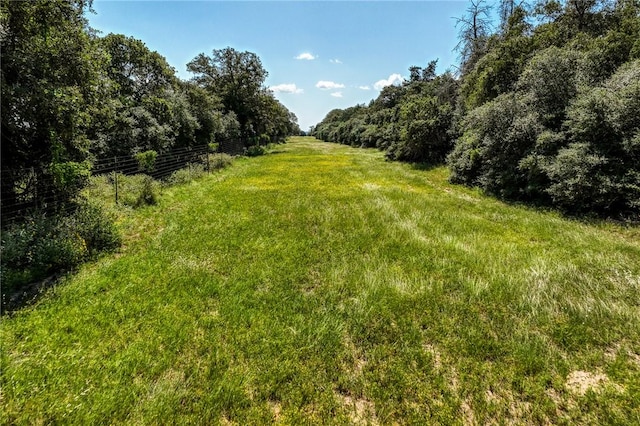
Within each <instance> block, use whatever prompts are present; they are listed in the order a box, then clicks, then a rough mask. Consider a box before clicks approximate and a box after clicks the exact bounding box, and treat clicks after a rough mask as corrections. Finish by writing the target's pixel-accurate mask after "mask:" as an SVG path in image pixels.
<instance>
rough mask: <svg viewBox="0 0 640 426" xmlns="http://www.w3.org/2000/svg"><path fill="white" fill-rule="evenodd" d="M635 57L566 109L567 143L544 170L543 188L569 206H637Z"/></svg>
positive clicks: (638, 72)
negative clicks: (547, 182) (546, 179)
mask: <svg viewBox="0 0 640 426" xmlns="http://www.w3.org/2000/svg"><path fill="white" fill-rule="evenodd" d="M638 111H640V60H636V61H634V62H632V63H629V64H626V65H623V66H622V67H621V68H620V69H619V70H618V71H616V73H615V74H614V75H613V76H611V78H609V79H608V80H607V81H606V82H605V83H603V84H602V85H601V86H600V87H597V88H594V89H590V90H586V91H584V92H583V93H581V94H580V95H579V96H578V97H577V98H576V99H575V101H574V102H573V103H572V105H571V106H570V108H569V110H568V114H567V115H568V119H567V120H566V122H565V127H566V128H567V132H568V134H569V136H570V140H571V142H572V144H571V145H569V146H568V147H566V148H564V149H561V150H560V151H559V152H558V154H557V156H555V157H553V158H552V159H551V161H550V162H549V164H548V165H547V166H546V167H545V170H546V172H547V174H548V176H549V179H550V180H551V185H550V187H549V189H548V193H549V194H550V195H551V197H552V198H553V200H554V202H555V203H556V204H558V205H559V206H561V207H562V208H564V209H566V210H570V211H576V212H580V211H585V210H593V211H598V212H600V213H605V214H614V213H616V212H620V211H630V212H634V213H635V214H637V213H638V211H639V210H640V114H638Z"/></svg>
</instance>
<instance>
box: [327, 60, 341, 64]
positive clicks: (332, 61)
mask: <svg viewBox="0 0 640 426" xmlns="http://www.w3.org/2000/svg"><path fill="white" fill-rule="evenodd" d="M329 62H331V63H332V64H341V63H342V61H341V60H340V59H329Z"/></svg>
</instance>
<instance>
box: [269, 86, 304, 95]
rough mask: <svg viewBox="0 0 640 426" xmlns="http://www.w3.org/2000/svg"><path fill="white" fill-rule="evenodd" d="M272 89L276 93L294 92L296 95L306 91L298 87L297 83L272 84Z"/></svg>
mask: <svg viewBox="0 0 640 426" xmlns="http://www.w3.org/2000/svg"><path fill="white" fill-rule="evenodd" d="M270 89H271V90H272V91H273V92H274V93H294V94H296V95H297V94H300V93H304V90H302V89H300V88H299V87H297V86H296V85H295V83H290V84H278V85H277V86H271V87H270Z"/></svg>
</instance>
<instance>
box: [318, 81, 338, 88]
mask: <svg viewBox="0 0 640 426" xmlns="http://www.w3.org/2000/svg"><path fill="white" fill-rule="evenodd" d="M316 87H317V88H318V89H322V90H333V89H343V88H344V84H340V83H334V82H333V81H324V80H320V81H319V82H317V83H316Z"/></svg>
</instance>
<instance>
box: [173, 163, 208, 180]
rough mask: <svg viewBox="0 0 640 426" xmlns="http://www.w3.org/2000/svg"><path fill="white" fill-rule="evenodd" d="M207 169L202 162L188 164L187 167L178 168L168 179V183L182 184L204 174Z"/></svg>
mask: <svg viewBox="0 0 640 426" xmlns="http://www.w3.org/2000/svg"><path fill="white" fill-rule="evenodd" d="M205 173H206V170H205V169H204V166H203V165H202V164H188V165H187V167H185V168H182V169H180V170H176V171H175V172H173V173H171V176H169V177H168V178H167V179H166V181H165V182H166V184H167V185H181V184H185V183H189V182H191V181H192V180H194V179H197V178H199V177H201V176H202V175H204V174H205Z"/></svg>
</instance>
